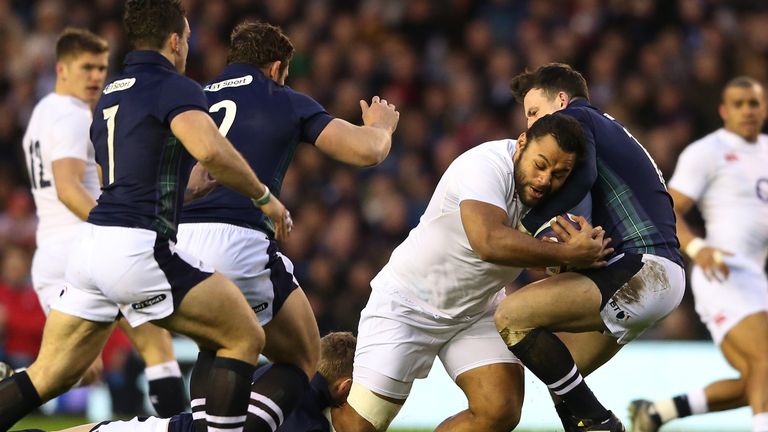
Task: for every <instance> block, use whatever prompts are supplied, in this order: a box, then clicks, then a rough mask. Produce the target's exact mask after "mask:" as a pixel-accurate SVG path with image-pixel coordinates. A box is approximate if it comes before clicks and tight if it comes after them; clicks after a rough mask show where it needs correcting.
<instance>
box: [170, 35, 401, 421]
mask: <svg viewBox="0 0 768 432" xmlns="http://www.w3.org/2000/svg"><path fill="white" fill-rule="evenodd" d="M293 53H294V48H293V45H292V44H291V42H290V40H289V39H288V37H287V36H286V35H285V34H283V33H282V31H281V30H280V29H279V28H278V27H275V26H272V25H269V24H266V23H256V22H245V23H242V24H240V25H238V26H237V27H236V28H235V29H234V30H233V32H232V36H231V46H230V52H229V56H228V66H227V67H226V68H225V69H224V71H222V73H221V74H219V76H218V77H216V78H215V79H213V80H212V81H211V82H210V83H209V84H208V85H206V86H205V93H206V96H207V97H208V103H209V106H210V114H211V116H212V117H213V119H214V121H215V122H216V123H217V124H219V128H220V130H221V132H222V134H224V135H225V136H226V137H227V138H228V139H229V140H231V141H232V143H233V144H234V146H235V147H236V148H237V149H238V150H239V151H240V152H241V153H242V154H243V156H244V157H245V159H246V160H247V161H248V162H249V163H250V165H251V167H252V168H253V170H254V171H255V172H256V173H257V174H258V175H259V177H261V178H263V179H268V181H267V184H268V186H269V188H270V189H271V190H272V193H274V194H276V195H277V194H279V193H280V186H281V184H282V181H283V177H284V176H285V173H286V170H287V169H288V165H289V164H290V162H291V159H292V158H293V154H294V152H295V151H296V147H297V146H298V145H299V143H301V142H306V143H310V144H314V145H315V146H317V148H318V149H320V150H321V151H322V152H324V153H326V154H328V155H329V156H331V157H332V158H334V159H336V160H339V161H341V162H345V163H348V164H350V165H355V166H370V165H375V164H377V163H379V162H381V161H382V160H384V158H385V157H386V156H387V154H388V153H389V149H390V146H391V137H392V133H393V132H394V130H395V128H396V126H397V123H398V118H399V113H398V112H397V111H396V110H395V107H394V106H393V105H392V104H388V103H387V102H386V101H385V100H379V98H378V97H374V98H373V100H372V103H371V105H370V106H369V105H368V104H367V103H366V102H365V101H360V104H361V109H362V118H363V125H362V126H356V125H353V124H351V123H349V122H347V121H344V120H341V119H337V118H334V117H333V116H331V115H330V114H328V113H327V112H326V111H325V109H324V108H323V107H322V106H321V105H320V104H319V103H317V102H316V101H315V100H313V99H312V98H311V97H309V96H307V95H304V94H302V93H299V92H297V91H294V90H293V89H291V88H290V87H288V86H286V85H285V80H286V77H287V75H288V64H289V62H290V60H291V57H292V56H293ZM178 240H179V243H178V246H179V248H180V249H182V250H184V251H185V252H187V253H190V254H192V255H194V256H196V257H199V258H200V259H201V260H202V261H203V262H204V263H206V264H207V265H210V266H212V267H213V268H215V269H216V270H218V271H220V272H222V273H223V274H224V275H225V276H227V277H228V278H230V279H232V280H233V281H234V282H235V284H237V286H238V287H239V288H240V290H241V291H242V292H243V294H244V295H245V297H246V298H247V299H248V302H249V303H250V306H251V308H252V309H253V311H254V312H255V316H257V317H258V319H259V322H260V323H261V325H263V326H264V331H265V332H266V344H265V346H264V351H263V352H264V354H265V355H266V356H267V357H268V358H269V359H270V361H272V362H274V365H273V366H272V367H271V368H270V369H269V370H268V371H267V372H266V373H265V374H263V375H262V376H261V377H260V378H259V379H258V380H256V381H255V382H254V384H253V388H252V393H251V402H250V403H251V408H250V409H249V414H248V419H247V424H246V427H247V428H248V427H251V426H253V427H255V428H257V430H274V429H275V428H276V427H278V426H279V425H280V423H281V422H282V420H283V419H284V418H287V417H288V415H289V414H290V412H291V410H292V409H293V408H294V407H295V406H296V404H297V403H299V401H300V400H301V397H302V395H303V394H304V393H305V392H306V391H307V390H308V389H309V378H311V377H312V376H313V375H314V374H315V371H316V370H317V361H318V356H319V344H320V342H319V341H320V336H319V332H318V328H317V323H316V320H315V317H314V314H313V312H312V308H311V307H310V304H309V301H308V300H307V297H306V295H305V294H304V292H303V291H302V290H301V289H300V288H299V284H298V282H297V281H296V279H295V278H294V276H293V264H292V263H291V261H290V260H289V259H288V258H287V257H285V256H283V255H282V254H281V253H280V252H279V251H278V248H277V243H276V242H275V239H274V232H273V228H272V226H271V224H270V222H269V220H268V219H267V218H265V216H264V214H263V212H262V211H260V210H259V209H258V208H256V207H254V206H253V204H252V203H251V201H250V200H249V199H248V198H247V197H245V196H243V195H241V194H238V193H236V192H234V191H233V190H231V189H229V188H225V187H217V188H216V189H214V190H213V191H212V192H210V193H209V194H208V195H207V196H205V197H203V198H200V199H198V200H196V201H193V202H191V203H189V204H188V205H186V206H185V207H184V210H183V213H182V216H181V224H180V225H179V235H178ZM212 358H213V353H212V352H205V351H201V353H200V355H199V357H198V361H197V363H196V366H195V369H194V372H193V374H192V378H191V383H190V392H191V398H192V400H193V402H192V406H193V412H197V411H199V410H203V409H204V408H205V406H206V399H205V394H204V393H203V392H201V391H200V390H201V388H203V386H204V384H205V377H206V376H207V370H206V367H207V365H210V362H211V359H212ZM203 420H204V419H202V418H196V421H197V422H199V423H203V425H204V422H203Z"/></svg>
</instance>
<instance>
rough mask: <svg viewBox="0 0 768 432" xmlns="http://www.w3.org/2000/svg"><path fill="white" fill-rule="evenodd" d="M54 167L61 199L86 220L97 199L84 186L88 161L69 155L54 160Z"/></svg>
mask: <svg viewBox="0 0 768 432" xmlns="http://www.w3.org/2000/svg"><path fill="white" fill-rule="evenodd" d="M52 167H53V181H54V183H55V184H56V195H57V196H58V198H59V201H61V202H62V203H63V204H64V205H65V206H67V208H68V209H69V211H71V212H72V213H74V214H75V215H76V216H77V217H78V218H80V219H82V220H86V219H87V218H88V213H90V212H91V209H93V208H94V207H95V206H96V200H95V199H93V197H92V196H91V194H90V193H88V191H87V190H86V189H85V186H83V178H84V177H85V169H86V162H85V161H84V160H82V159H77V158H69V157H68V158H62V159H57V160H55V161H53V163H52Z"/></svg>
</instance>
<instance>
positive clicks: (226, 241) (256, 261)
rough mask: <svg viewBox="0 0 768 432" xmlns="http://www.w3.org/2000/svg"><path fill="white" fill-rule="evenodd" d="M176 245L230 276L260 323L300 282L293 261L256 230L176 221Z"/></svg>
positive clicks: (272, 315)
mask: <svg viewBox="0 0 768 432" xmlns="http://www.w3.org/2000/svg"><path fill="white" fill-rule="evenodd" d="M177 238H178V243H177V245H178V247H179V249H182V250H184V251H185V252H187V253H189V254H191V255H193V256H195V257H197V258H199V259H200V260H202V261H203V262H204V263H205V264H206V265H208V266H210V267H212V268H215V269H216V271H218V272H220V273H222V274H223V275H224V276H226V277H227V278H229V279H230V280H232V282H234V283H235V285H237V286H238V288H240V291H242V292H243V295H245V298H246V299H247V300H248V304H249V305H251V308H253V310H254V312H256V316H257V317H258V319H259V323H260V324H261V325H262V326H263V325H266V324H267V323H268V322H270V321H271V320H272V318H273V317H274V316H275V315H276V314H277V312H278V311H279V310H280V307H282V305H283V302H285V299H286V298H288V295H289V294H290V293H291V292H292V291H293V290H294V289H296V288H297V287H298V286H299V283H298V282H297V281H296V278H295V277H294V276H293V263H292V262H291V260H289V259H288V258H286V257H285V256H284V255H283V254H281V253H280V252H278V250H277V243H276V242H275V241H273V240H270V239H269V237H267V235H266V234H264V233H263V232H261V231H259V230H255V229H251V228H243V227H239V226H236V225H230V224H225V223H208V222H206V223H184V224H179V232H178V234H177Z"/></svg>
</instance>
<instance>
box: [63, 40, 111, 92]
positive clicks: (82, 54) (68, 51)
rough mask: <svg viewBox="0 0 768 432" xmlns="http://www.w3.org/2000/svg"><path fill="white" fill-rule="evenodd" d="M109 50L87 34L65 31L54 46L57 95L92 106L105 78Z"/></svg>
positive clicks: (103, 43) (104, 42)
mask: <svg viewBox="0 0 768 432" xmlns="http://www.w3.org/2000/svg"><path fill="white" fill-rule="evenodd" d="M108 61H109V46H108V45H107V41H106V40H104V39H103V38H101V37H99V36H97V35H95V34H93V33H91V32H89V31H88V30H83V29H76V28H67V29H65V30H64V31H63V32H62V33H61V35H60V36H59V40H58V41H57V42H56V93H59V94H64V95H68V96H74V97H76V98H78V99H80V100H82V101H83V102H86V103H88V104H90V105H94V104H95V103H96V102H97V101H98V100H99V95H100V94H101V88H102V87H103V86H104V80H105V79H106V77H107V64H108Z"/></svg>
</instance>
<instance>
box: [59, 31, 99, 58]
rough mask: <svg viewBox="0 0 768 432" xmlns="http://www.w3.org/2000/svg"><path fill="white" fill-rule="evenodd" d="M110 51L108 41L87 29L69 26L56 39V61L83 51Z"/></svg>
mask: <svg viewBox="0 0 768 432" xmlns="http://www.w3.org/2000/svg"><path fill="white" fill-rule="evenodd" d="M107 51H109V45H108V44H107V41H106V40H105V39H104V38H102V37H101V36H98V35H96V34H94V33H91V32H89V31H88V30H85V29H80V28H74V27H67V28H65V29H64V31H63V32H61V35H59V40H58V41H56V61H61V60H65V59H69V58H71V57H74V56H77V55H80V54H82V53H86V52H87V53H92V54H103V53H105V52H107Z"/></svg>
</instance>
